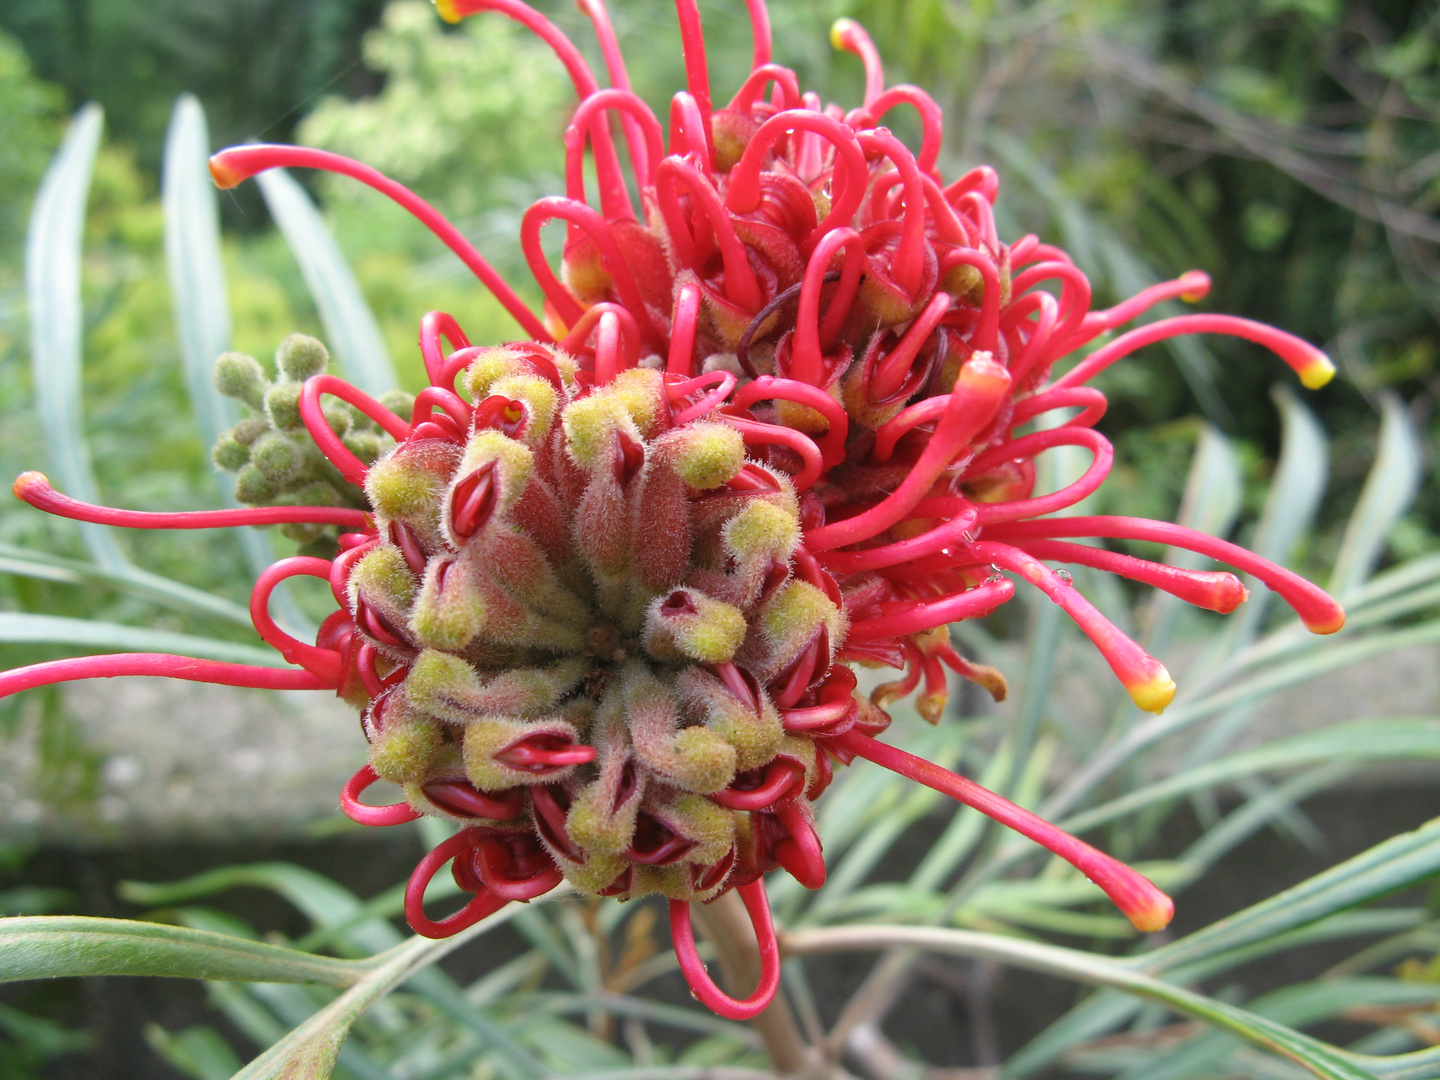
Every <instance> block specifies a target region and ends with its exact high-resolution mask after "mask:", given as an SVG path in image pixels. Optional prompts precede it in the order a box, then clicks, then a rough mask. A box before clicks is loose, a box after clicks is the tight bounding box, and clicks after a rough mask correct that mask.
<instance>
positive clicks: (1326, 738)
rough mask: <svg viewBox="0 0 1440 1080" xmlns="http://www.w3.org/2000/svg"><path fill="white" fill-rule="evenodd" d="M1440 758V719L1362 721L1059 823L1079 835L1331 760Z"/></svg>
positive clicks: (1242, 756) (1245, 755)
mask: <svg viewBox="0 0 1440 1080" xmlns="http://www.w3.org/2000/svg"><path fill="white" fill-rule="evenodd" d="M1433 757H1440V719H1429V718H1427V719H1396V720H1364V721H1358V722H1356V723H1351V724H1337V725H1335V726H1333V727H1329V728H1323V729H1321V730H1319V731H1314V732H1308V733H1306V734H1304V735H1298V736H1296V737H1294V738H1290V739H1284V740H1282V741H1279V742H1275V743H1271V744H1269V745H1268V746H1262V747H1259V748H1258V749H1255V750H1247V751H1244V752H1242V753H1239V754H1234V755H1231V756H1230V757H1228V758H1224V759H1222V760H1220V761H1213V762H1208V763H1205V764H1202V765H1195V766H1192V767H1191V768H1189V769H1186V770H1185V771H1184V772H1183V773H1180V774H1178V775H1176V776H1171V777H1168V778H1167V779H1165V780H1161V781H1158V782H1156V783H1153V784H1147V785H1146V786H1145V787H1142V788H1138V789H1137V790H1135V791H1132V792H1130V793H1129V794H1127V795H1123V796H1121V797H1120V798H1118V799H1112V800H1111V801H1110V802H1108V803H1105V804H1103V805H1101V806H1097V807H1095V808H1093V809H1091V810H1086V811H1084V812H1082V813H1079V814H1075V815H1073V816H1071V817H1069V818H1066V819H1065V820H1064V821H1061V822H1059V823H1058V824H1059V825H1060V827H1061V828H1063V829H1065V830H1067V831H1069V832H1084V831H1087V830H1089V829H1093V828H1095V827H1096V826H1097V825H1100V824H1103V823H1104V822H1107V821H1114V820H1115V819H1116V818H1118V817H1122V816H1124V815H1125V814H1133V813H1135V812H1136V811H1138V810H1141V809H1142V808H1144V807H1146V806H1150V805H1152V804H1153V803H1156V802H1159V801H1162V800H1165V799H1172V798H1175V797H1176V796H1179V795H1186V794H1189V793H1190V792H1193V791H1207V790H1210V789H1211V788H1214V787H1216V786H1218V785H1221V784H1225V783H1229V782H1231V781H1234V780H1236V779H1238V778H1240V777H1243V776H1253V775H1255V774H1256V773H1262V772H1270V771H1273V770H1279V769H1292V768H1297V767H1299V766H1302V765H1311V764H1316V763H1324V762H1333V761H1350V762H1356V763H1360V762H1366V761H1387V760H1406V759H1410V758H1417V759H1421V758H1433Z"/></svg>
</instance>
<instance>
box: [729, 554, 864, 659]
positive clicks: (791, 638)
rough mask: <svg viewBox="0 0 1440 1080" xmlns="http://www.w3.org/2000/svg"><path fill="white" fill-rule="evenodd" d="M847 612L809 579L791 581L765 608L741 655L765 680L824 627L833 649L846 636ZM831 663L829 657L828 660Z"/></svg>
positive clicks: (795, 655) (780, 589)
mask: <svg viewBox="0 0 1440 1080" xmlns="http://www.w3.org/2000/svg"><path fill="white" fill-rule="evenodd" d="M845 626H846V621H845V615H844V613H843V612H841V610H840V609H839V608H838V607H836V606H835V604H834V603H832V602H831V600H830V598H829V597H828V596H826V595H825V593H824V591H822V590H821V589H817V588H816V587H815V586H814V585H811V584H810V583H809V582H807V581H797V580H794V579H792V580H790V581H788V582H786V583H785V585H784V586H782V587H781V588H779V589H777V590H776V592H775V595H774V596H772V597H771V598H770V599H769V600H768V601H766V603H765V606H764V607H763V608H762V609H761V611H760V615H759V618H758V619H757V620H756V625H755V627H753V628H752V630H751V633H750V636H749V638H748V639H747V640H746V642H745V646H744V648H743V649H742V650H741V653H740V655H741V657H742V658H743V660H744V663H745V666H746V667H748V668H749V669H750V670H751V671H752V672H754V673H755V674H756V676H757V677H759V678H761V679H762V681H763V680H766V679H769V678H771V677H773V676H774V675H776V674H778V673H779V672H780V671H781V670H782V669H783V668H784V667H785V665H786V664H788V663H790V662H791V661H792V660H794V659H795V658H796V657H797V656H799V655H800V651H801V650H802V649H804V648H805V646H806V645H808V644H809V643H810V641H811V640H812V639H813V638H814V637H815V635H816V634H817V633H818V632H819V631H820V629H821V628H822V627H823V628H825V629H826V630H828V631H829V635H830V645H831V648H832V649H833V648H837V647H838V646H839V645H840V643H841V642H842V641H843V640H844V638H845ZM825 662H826V663H827V664H828V663H829V659H828V657H827V658H826V659H825Z"/></svg>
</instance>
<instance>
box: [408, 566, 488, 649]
mask: <svg viewBox="0 0 1440 1080" xmlns="http://www.w3.org/2000/svg"><path fill="white" fill-rule="evenodd" d="M486 607H487V605H486V603H485V598H484V597H483V596H482V595H481V594H480V591H479V590H478V589H477V588H476V583H475V572H474V571H473V570H471V569H470V566H469V564H468V563H467V562H465V561H464V560H463V559H431V560H430V562H429V565H428V566H427V567H426V569H425V582H424V584H423V585H422V586H421V587H420V595H419V596H418V597H417V598H416V600H415V606H414V607H413V608H411V610H410V629H411V631H412V632H413V633H414V635H415V637H416V638H417V639H418V640H419V641H420V643H421V644H423V645H426V646H428V647H430V648H435V649H446V650H449V651H452V652H458V651H459V650H461V649H463V648H465V646H466V645H469V644H470V642H472V641H474V640H475V636H476V635H477V634H478V633H480V629H481V627H482V626H484V625H485V610H486Z"/></svg>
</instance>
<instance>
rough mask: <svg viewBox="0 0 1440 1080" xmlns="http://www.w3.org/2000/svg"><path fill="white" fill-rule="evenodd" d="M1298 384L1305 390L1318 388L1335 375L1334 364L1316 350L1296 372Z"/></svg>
mask: <svg viewBox="0 0 1440 1080" xmlns="http://www.w3.org/2000/svg"><path fill="white" fill-rule="evenodd" d="M1298 374H1299V376H1300V384H1301V385H1302V386H1304V387H1305V389H1307V390H1319V389H1320V388H1321V387H1322V386H1324V385H1325V384H1326V383H1328V382H1329V381H1330V380H1331V379H1333V378H1334V377H1335V365H1334V364H1333V363H1331V362H1330V358H1329V357H1328V356H1326V355H1325V354H1324V353H1322V352H1320V351H1318V350H1317V351H1316V353H1315V355H1314V357H1312V358H1311V359H1310V360H1309V361H1308V362H1306V364H1305V366H1304V367H1302V368H1300V370H1299V372H1298Z"/></svg>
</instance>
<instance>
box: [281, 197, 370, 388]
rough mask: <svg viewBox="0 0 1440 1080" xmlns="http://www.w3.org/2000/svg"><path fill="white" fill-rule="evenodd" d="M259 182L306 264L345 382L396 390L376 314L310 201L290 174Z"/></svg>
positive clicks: (307, 280)
mask: <svg viewBox="0 0 1440 1080" xmlns="http://www.w3.org/2000/svg"><path fill="white" fill-rule="evenodd" d="M255 179H256V181H257V182H258V183H259V184H260V192H261V194H262V195H264V196H265V205H266V206H268V207H269V208H270V214H271V216H272V217H274V219H275V224H276V225H278V226H279V227H280V231H281V232H282V233H284V235H285V240H286V241H287V242H288V243H289V245H290V250H291V251H292V252H293V253H294V255H295V260H296V261H297V262H298V263H299V264H300V273H301V274H302V275H303V276H304V278H305V284H306V286H308V287H309V289H310V295H311V296H312V297H313V298H314V300H315V307H316V309H317V310H318V311H319V313H320V322H321V324H322V325H323V326H324V327H325V336H326V339H327V344H328V345H329V346H330V349H331V351H332V352H334V353H335V357H336V359H337V360H339V362H340V367H341V369H342V370H343V371H344V373H345V377H346V378H347V379H349V380H350V381H351V382H352V383H354V384H355V385H356V386H358V387H359V388H360V389H361V390H364V391H365V392H366V393H367V394H371V395H373V396H376V397H378V396H379V395H380V394H383V393H384V392H385V391H386V390H392V389H394V388H395V386H396V385H397V384H396V381H395V369H394V368H393V367H391V365H390V354H389V352H388V351H387V350H386V348H385V340H384V338H383V337H381V335H380V327H379V325H378V324H377V323H376V322H375V315H374V313H373V312H371V310H370V305H369V304H367V303H366V302H365V297H364V295H363V294H362V293H361V292H360V286H359V284H358V283H357V282H356V281H355V275H354V274H353V273H351V272H350V267H349V265H348V264H347V263H346V262H345V256H344V255H342V254H341V253H340V246H339V245H338V244H337V243H336V242H335V237H334V236H333V235H331V233H330V230H329V228H328V227H327V226H326V225H325V220H324V219H323V218H322V217H321V216H320V212H319V211H318V210H317V209H315V204H314V203H313V202H311V200H310V196H309V195H307V194H305V189H304V188H302V187H301V186H300V185H299V184H298V183H297V182H296V181H295V179H294V177H292V176H291V175H290V174H289V173H287V172H286V171H285V170H284V169H272V170H270V171H269V172H264V173H261V174H260V175H259V176H257V177H256V178H255Z"/></svg>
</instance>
